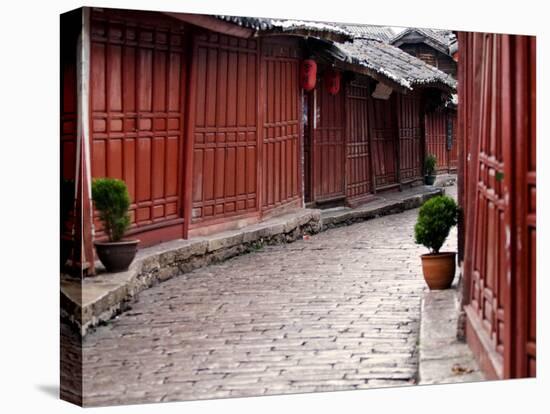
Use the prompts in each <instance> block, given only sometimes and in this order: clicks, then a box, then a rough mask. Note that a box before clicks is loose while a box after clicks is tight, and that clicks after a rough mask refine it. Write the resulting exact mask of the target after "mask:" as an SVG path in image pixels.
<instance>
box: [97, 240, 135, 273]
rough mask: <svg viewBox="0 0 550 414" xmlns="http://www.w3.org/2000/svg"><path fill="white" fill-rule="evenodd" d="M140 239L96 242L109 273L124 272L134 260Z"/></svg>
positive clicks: (99, 255)
mask: <svg viewBox="0 0 550 414" xmlns="http://www.w3.org/2000/svg"><path fill="white" fill-rule="evenodd" d="M138 243H139V240H121V241H118V242H95V243H94V244H95V250H96V252H97V256H98V257H99V260H101V263H103V266H105V269H107V271H108V272H109V273H115V272H123V271H125V270H128V267H129V266H130V264H131V263H132V261H133V260H134V257H135V256H136V251H137V245H138Z"/></svg>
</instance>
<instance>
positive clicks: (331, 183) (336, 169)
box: [312, 76, 346, 201]
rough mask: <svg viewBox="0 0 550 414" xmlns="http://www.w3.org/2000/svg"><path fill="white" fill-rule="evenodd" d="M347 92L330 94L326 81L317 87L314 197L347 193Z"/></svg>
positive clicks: (318, 83)
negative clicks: (345, 131)
mask: <svg viewBox="0 0 550 414" xmlns="http://www.w3.org/2000/svg"><path fill="white" fill-rule="evenodd" d="M344 105H345V95H344V91H343V90H342V89H341V90H340V92H339V93H338V94H336V95H330V94H329V93H328V92H327V90H326V87H325V85H324V83H323V79H322V76H321V79H320V80H318V81H317V87H316V89H315V120H314V132H313V165H312V167H313V200H314V201H329V200H334V199H338V198H342V197H344V195H345V133H344V130H345V121H346V120H345V115H344V114H345V107H344Z"/></svg>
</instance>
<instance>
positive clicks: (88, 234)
mask: <svg viewBox="0 0 550 414" xmlns="http://www.w3.org/2000/svg"><path fill="white" fill-rule="evenodd" d="M77 48H78V49H77V66H76V70H77V100H78V108H77V111H78V121H77V123H78V125H77V130H78V136H77V168H76V175H77V177H76V179H75V182H76V183H78V184H77V185H79V186H80V188H77V193H78V192H79V193H80V203H81V204H80V207H81V208H80V211H81V217H80V220H81V226H80V229H81V254H80V266H81V269H82V272H83V274H86V275H94V274H95V265H94V248H93V239H94V229H93V206H92V200H91V192H92V188H91V185H92V175H91V155H90V106H89V97H90V93H89V86H90V8H88V7H83V8H82V31H81V33H80V37H79V39H78V44H77Z"/></svg>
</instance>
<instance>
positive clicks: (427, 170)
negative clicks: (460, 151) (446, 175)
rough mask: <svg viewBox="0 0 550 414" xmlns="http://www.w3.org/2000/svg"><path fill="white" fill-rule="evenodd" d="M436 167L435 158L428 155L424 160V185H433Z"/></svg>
mask: <svg viewBox="0 0 550 414" xmlns="http://www.w3.org/2000/svg"><path fill="white" fill-rule="evenodd" d="M436 165H437V158H436V157H435V155H433V154H429V155H428V156H427V157H426V159H425V160H424V183H425V184H426V185H433V184H434V182H435V175H434V173H435V167H436Z"/></svg>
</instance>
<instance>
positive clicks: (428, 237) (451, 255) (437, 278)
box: [414, 196, 459, 289]
mask: <svg viewBox="0 0 550 414" xmlns="http://www.w3.org/2000/svg"><path fill="white" fill-rule="evenodd" d="M458 214H459V208H458V206H457V204H456V202H455V201H454V200H453V199H452V198H451V197H448V196H437V197H433V198H431V199H429V200H428V201H426V202H425V203H424V204H423V205H422V207H421V208H420V212H419V213H418V220H417V222H416V225H415V226H414V236H415V242H416V243H417V244H422V245H424V246H426V247H427V248H428V249H430V253H428V254H423V255H422V256H421V259H422V272H423V273H424V279H425V280H426V283H427V284H428V286H429V287H430V289H447V288H449V287H450V286H451V284H452V283H453V279H454V276H455V268H456V265H455V256H456V253H455V252H440V251H439V250H440V249H441V246H443V243H444V242H445V239H446V238H447V236H448V235H449V231H450V230H451V228H452V227H453V226H455V225H456V224H457V221H458Z"/></svg>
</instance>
